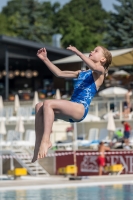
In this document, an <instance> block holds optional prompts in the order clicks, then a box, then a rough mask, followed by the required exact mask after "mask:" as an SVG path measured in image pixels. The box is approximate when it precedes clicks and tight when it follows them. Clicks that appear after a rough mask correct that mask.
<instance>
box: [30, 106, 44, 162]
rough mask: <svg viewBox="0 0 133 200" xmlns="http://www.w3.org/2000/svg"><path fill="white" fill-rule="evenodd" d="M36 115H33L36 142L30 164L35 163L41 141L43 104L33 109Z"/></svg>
mask: <svg viewBox="0 0 133 200" xmlns="http://www.w3.org/2000/svg"><path fill="white" fill-rule="evenodd" d="M35 111H36V115H35V132H36V142H35V149H34V157H33V159H32V162H35V161H36V158H37V155H38V151H39V146H40V143H41V140H42V136H43V132H44V125H43V103H38V104H37V105H36V107H35Z"/></svg>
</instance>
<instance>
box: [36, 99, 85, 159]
mask: <svg viewBox="0 0 133 200" xmlns="http://www.w3.org/2000/svg"><path fill="white" fill-rule="evenodd" d="M41 108H42V107H41ZM83 114H84V106H83V105H82V104H78V103H74V102H70V101H66V100H46V101H44V103H43V124H44V131H43V134H42V132H41V133H39V134H41V136H39V139H38V142H36V146H35V152H34V158H33V160H32V162H35V161H36V159H37V158H44V157H45V156H46V154H47V150H48V148H49V147H50V146H51V142H50V133H51V130H52V125H53V122H54V118H55V117H56V118H59V119H63V120H65V121H69V119H70V118H71V119H74V120H80V119H81V118H82V116H83ZM41 116H42V115H41ZM37 121H39V119H38V120H36V122H37ZM36 126H39V124H36ZM41 131H42V129H41ZM40 140H41V142H40ZM39 142H40V144H39ZM38 149H39V152H38ZM37 154H38V156H37Z"/></svg>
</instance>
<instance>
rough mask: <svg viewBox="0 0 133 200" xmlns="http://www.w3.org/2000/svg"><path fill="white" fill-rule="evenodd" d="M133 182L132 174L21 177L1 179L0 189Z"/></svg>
mask: <svg viewBox="0 0 133 200" xmlns="http://www.w3.org/2000/svg"><path fill="white" fill-rule="evenodd" d="M120 184H133V175H118V176H117V175H108V176H90V177H83V179H81V180H69V178H68V177H63V176H49V177H43V176H42V177H31V176H27V177H21V179H17V180H1V181H0V191H2V190H19V189H41V188H63V187H65V188H66V187H77V186H79V187H85V186H98V185H101V186H102V185H120Z"/></svg>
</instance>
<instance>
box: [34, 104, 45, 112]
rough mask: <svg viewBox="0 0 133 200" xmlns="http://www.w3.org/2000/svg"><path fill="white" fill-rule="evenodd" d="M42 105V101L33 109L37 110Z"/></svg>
mask: <svg viewBox="0 0 133 200" xmlns="http://www.w3.org/2000/svg"><path fill="white" fill-rule="evenodd" d="M42 105H43V103H42V102H39V103H37V104H36V106H35V110H36V111H38V110H39V109H40V107H41V106H42Z"/></svg>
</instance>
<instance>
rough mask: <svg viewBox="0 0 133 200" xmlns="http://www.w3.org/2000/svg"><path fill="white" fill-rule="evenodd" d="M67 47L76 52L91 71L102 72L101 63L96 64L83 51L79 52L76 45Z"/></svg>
mask: <svg viewBox="0 0 133 200" xmlns="http://www.w3.org/2000/svg"><path fill="white" fill-rule="evenodd" d="M67 49H69V50H71V51H73V52H74V53H75V54H77V55H78V56H79V57H80V58H81V59H82V60H83V61H84V62H85V63H86V65H87V66H88V67H89V68H90V69H91V70H93V71H95V72H97V73H100V74H104V73H105V69H104V67H103V66H101V65H96V64H95V63H94V62H93V61H92V60H91V59H90V58H89V57H86V56H85V55H84V54H83V53H81V52H80V51H79V50H78V49H77V48H76V47H74V46H71V45H70V46H69V47H67Z"/></svg>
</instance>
